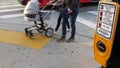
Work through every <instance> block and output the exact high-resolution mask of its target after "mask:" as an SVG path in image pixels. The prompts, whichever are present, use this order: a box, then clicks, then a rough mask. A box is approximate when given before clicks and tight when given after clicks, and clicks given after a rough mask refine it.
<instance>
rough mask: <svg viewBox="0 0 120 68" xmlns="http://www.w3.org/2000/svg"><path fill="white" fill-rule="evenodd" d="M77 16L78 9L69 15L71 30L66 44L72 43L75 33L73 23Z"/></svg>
mask: <svg viewBox="0 0 120 68" xmlns="http://www.w3.org/2000/svg"><path fill="white" fill-rule="evenodd" d="M77 15H78V9H75V12H74V13H72V14H71V29H72V30H71V36H70V38H69V39H68V40H67V42H71V41H74V38H75V32H76V25H75V22H76V18H77Z"/></svg>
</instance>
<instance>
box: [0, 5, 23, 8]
mask: <svg viewBox="0 0 120 68" xmlns="http://www.w3.org/2000/svg"><path fill="white" fill-rule="evenodd" d="M7 7H22V5H6V6H0V8H7Z"/></svg>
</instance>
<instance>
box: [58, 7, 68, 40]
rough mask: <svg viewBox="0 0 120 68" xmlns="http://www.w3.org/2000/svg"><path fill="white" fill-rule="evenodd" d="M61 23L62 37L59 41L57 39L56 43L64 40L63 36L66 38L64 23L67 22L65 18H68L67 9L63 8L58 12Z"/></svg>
mask: <svg viewBox="0 0 120 68" xmlns="http://www.w3.org/2000/svg"><path fill="white" fill-rule="evenodd" d="M60 13H61V15H62V18H63V21H62V36H61V38H60V39H58V41H63V40H65V36H66V22H67V18H68V11H67V8H63V9H62V10H61V11H60Z"/></svg>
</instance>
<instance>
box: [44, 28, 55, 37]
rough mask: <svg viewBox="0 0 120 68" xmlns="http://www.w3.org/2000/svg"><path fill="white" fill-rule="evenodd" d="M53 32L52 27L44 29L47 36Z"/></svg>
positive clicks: (50, 35)
mask: <svg viewBox="0 0 120 68" xmlns="http://www.w3.org/2000/svg"><path fill="white" fill-rule="evenodd" d="M53 34H54V30H53V28H47V29H46V31H45V35H46V36H47V37H52V36H53Z"/></svg>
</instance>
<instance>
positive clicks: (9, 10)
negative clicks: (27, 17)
mask: <svg viewBox="0 0 120 68" xmlns="http://www.w3.org/2000/svg"><path fill="white" fill-rule="evenodd" d="M19 10H24V8H17V9H16V8H15V9H5V10H0V13H3V12H11V11H19Z"/></svg>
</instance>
